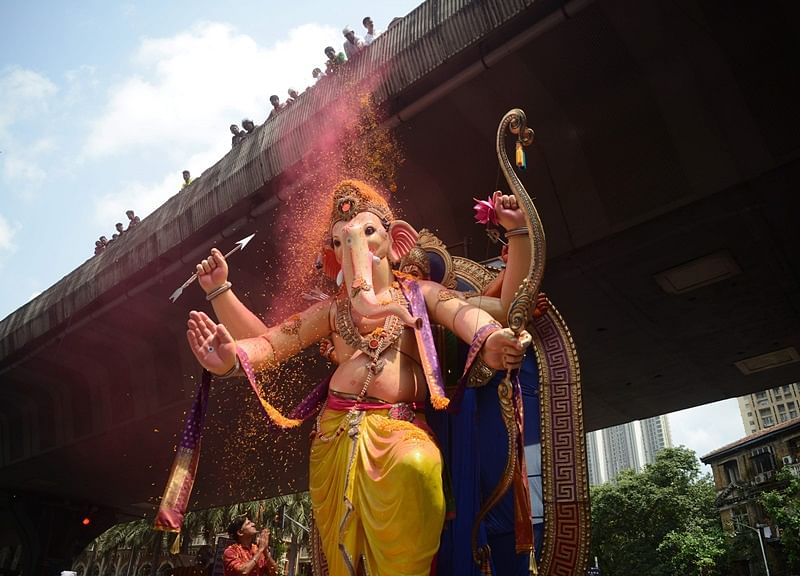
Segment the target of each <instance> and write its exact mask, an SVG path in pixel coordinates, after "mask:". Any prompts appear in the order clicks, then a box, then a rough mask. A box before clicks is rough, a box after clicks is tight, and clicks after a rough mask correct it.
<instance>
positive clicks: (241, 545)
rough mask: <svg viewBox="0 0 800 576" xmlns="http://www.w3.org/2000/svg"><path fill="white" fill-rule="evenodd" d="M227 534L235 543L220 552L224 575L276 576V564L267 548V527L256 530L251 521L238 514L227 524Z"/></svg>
mask: <svg viewBox="0 0 800 576" xmlns="http://www.w3.org/2000/svg"><path fill="white" fill-rule="evenodd" d="M228 535H229V536H230V537H231V538H233V539H234V540H235V543H234V544H231V545H230V546H228V547H227V548H225V552H224V553H223V554H222V562H223V564H224V566H225V576H248V575H251V576H277V574H278V564H277V563H276V562H275V560H273V559H272V556H270V554H269V550H268V549H267V546H268V545H269V530H268V529H267V528H264V529H263V530H262V531H261V532H257V531H256V525H255V524H254V523H253V522H251V521H250V520H248V518H247V517H246V516H239V517H238V518H235V519H234V520H233V522H231V524H230V526H228Z"/></svg>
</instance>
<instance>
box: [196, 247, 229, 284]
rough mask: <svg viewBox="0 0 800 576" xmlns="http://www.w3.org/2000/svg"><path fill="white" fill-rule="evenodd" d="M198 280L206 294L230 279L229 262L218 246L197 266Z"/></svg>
mask: <svg viewBox="0 0 800 576" xmlns="http://www.w3.org/2000/svg"><path fill="white" fill-rule="evenodd" d="M196 271H197V281H198V282H199V283H200V287H201V288H202V289H203V292H205V293H206V294H208V293H210V292H213V291H214V290H215V289H217V288H219V287H220V286H222V285H223V284H225V282H227V281H228V262H227V260H225V256H223V254H222V252H220V251H219V250H217V249H216V248H212V249H211V254H209V256H208V258H205V259H204V260H203V261H202V262H200V263H199V264H198V265H197V267H196Z"/></svg>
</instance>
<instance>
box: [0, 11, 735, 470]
mask: <svg viewBox="0 0 800 576" xmlns="http://www.w3.org/2000/svg"><path fill="white" fill-rule="evenodd" d="M417 4H418V0H384V1H382V2H371V3H370V2H363V1H362V2H355V1H351V0H339V1H337V2H327V3H322V2H310V1H307V0H294V1H291V2H268V1H261V2H258V1H255V0H230V1H228V2H218V1H209V0H192V1H191V2H190V1H186V0H171V1H169V2H163V1H157V0H149V1H143V2H113V1H107V0H103V1H100V0H84V1H82V2H67V1H59V0H50V1H43V0H26V1H20V0H4V1H3V2H0V278H2V282H0V319H2V318H5V317H6V316H7V315H8V314H11V313H12V312H13V311H14V310H16V309H17V308H18V307H20V306H22V305H23V304H25V303H26V302H28V301H29V300H30V299H31V298H33V297H35V296H36V295H37V294H39V293H40V292H41V291H43V290H45V289H46V288H48V287H50V286H52V285H53V284H55V283H56V282H57V281H58V280H59V279H60V278H62V277H63V276H65V275H66V274H68V273H69V272H71V271H72V270H74V269H75V268H77V267H78V266H80V265H81V264H82V263H83V262H84V261H85V260H87V259H89V258H91V257H92V255H93V251H94V242H95V240H96V239H97V238H98V237H99V236H100V235H105V236H107V237H109V238H110V237H111V235H112V233H113V232H114V224H115V223H116V222H123V223H127V218H126V216H125V211H126V210H128V209H133V210H134V211H135V212H136V214H137V215H138V216H140V217H142V218H144V217H145V216H147V214H149V213H150V212H152V211H153V210H155V209H156V208H157V207H158V206H160V205H161V204H162V203H163V202H164V201H166V200H167V199H168V198H169V197H170V196H172V195H173V194H175V193H176V192H177V191H178V190H179V189H180V185H181V183H182V179H181V172H182V171H183V170H184V169H188V170H190V171H191V172H192V174H193V175H199V174H200V173H201V172H202V171H203V170H204V169H205V168H207V167H209V166H211V165H212V164H214V163H215V162H216V161H217V160H218V159H219V158H221V157H222V156H223V155H224V154H225V152H226V151H227V150H228V149H229V148H230V133H229V131H228V126H229V125H230V124H232V123H236V124H240V123H241V120H242V119H243V118H251V119H253V120H254V121H255V122H256V123H257V124H260V123H262V122H263V121H264V119H265V118H266V116H267V113H268V106H269V102H268V100H269V96H270V95H271V94H277V95H278V96H280V98H281V100H284V99H285V97H286V92H287V90H288V88H290V87H294V88H296V89H297V90H299V91H302V89H304V88H305V87H306V86H308V85H309V84H311V83H312V82H313V79H312V77H311V70H312V69H313V68H314V67H317V66H320V67H322V68H324V66H323V62H324V59H325V56H324V54H323V50H324V48H325V46H327V45H332V46H334V47H336V48H337V50H341V46H342V41H343V38H342V34H341V29H342V28H343V26H345V25H350V26H351V27H353V28H354V29H355V30H356V32H357V34H359V35H363V33H364V30H363V27H362V25H361V20H362V18H363V17H364V16H367V15H368V16H371V17H372V19H373V21H374V22H375V23H376V26H377V27H378V28H379V29H382V28H385V26H386V25H387V23H388V22H389V21H390V20H391V19H392V18H393V17H396V16H404V15H405V14H407V13H408V12H410V11H411V10H413V9H414V8H415V7H416V6H417ZM670 424H671V430H672V438H673V442H674V444H676V445H680V444H683V445H685V446H687V447H689V448H692V449H693V450H695V451H696V452H697V453H698V454H699V455H702V454H705V453H707V452H710V451H711V450H713V449H715V448H717V447H719V446H722V445H724V444H726V443H728V442H731V441H733V440H736V439H738V438H740V437H742V436H744V427H743V424H742V421H741V418H740V416H739V411H738V407H737V405H736V401H735V399H729V400H725V401H722V402H717V403H714V404H709V405H706V406H702V407H698V408H693V409H688V410H683V411H681V412H677V413H675V414H672V415H671V416H670Z"/></svg>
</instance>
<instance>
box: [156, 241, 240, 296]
mask: <svg viewBox="0 0 800 576" xmlns="http://www.w3.org/2000/svg"><path fill="white" fill-rule="evenodd" d="M253 236H255V233H254V234H250V236H248V237H247V238H242V239H241V240H239V241H238V242H237V243H236V246H234V247H233V248H232V249H231V251H230V252H228V253H227V254H225V259H226V260H227V259H228V257H229V256H231V254H233V253H234V252H238V251H240V250H244V248H245V246H247V244H248V243H249V242H250V240H252V239H253ZM195 280H197V272H195V273H194V274H192V275H191V276H189V279H188V280H187V281H186V282H184V283H183V284H181V285H180V286H179V287H178V289H177V290H175V292H173V293H172V296H170V297H169V299H170V301H171V302H173V303H174V302H175V300H177V299H178V298H180V296H181V294H183V289H184V288H186V287H187V286H189V285H190V284H191V283H192V282H194V281H195Z"/></svg>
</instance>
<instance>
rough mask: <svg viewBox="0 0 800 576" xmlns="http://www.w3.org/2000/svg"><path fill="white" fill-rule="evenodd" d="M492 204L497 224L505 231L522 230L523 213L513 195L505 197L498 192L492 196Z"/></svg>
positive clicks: (523, 224) (523, 225)
mask: <svg viewBox="0 0 800 576" xmlns="http://www.w3.org/2000/svg"><path fill="white" fill-rule="evenodd" d="M492 201H493V202H494V212H495V214H496V215H497V223H498V224H500V226H502V227H503V228H505V229H506V230H514V229H517V228H524V227H525V226H526V224H525V213H524V212H523V211H522V210H521V209H520V207H519V204H517V198H516V197H515V196H513V195H509V196H507V195H505V194H503V193H502V192H500V191H499V190H498V191H496V192H495V193H494V194H492Z"/></svg>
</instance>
